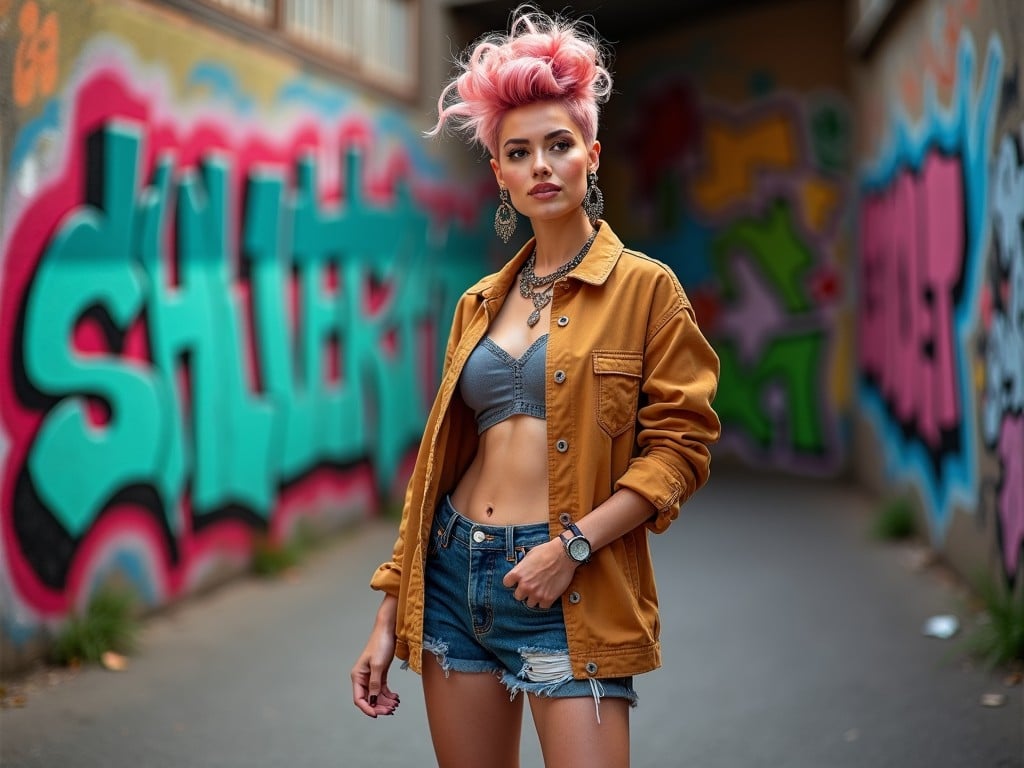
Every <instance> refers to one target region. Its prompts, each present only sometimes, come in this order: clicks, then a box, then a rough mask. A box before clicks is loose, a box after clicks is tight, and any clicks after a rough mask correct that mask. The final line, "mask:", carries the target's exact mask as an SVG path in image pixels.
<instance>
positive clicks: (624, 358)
mask: <svg viewBox="0 0 1024 768" xmlns="http://www.w3.org/2000/svg"><path fill="white" fill-rule="evenodd" d="M592 357H593V360H594V377H595V379H596V380H597V423H598V424H600V425H601V429H603V430H604V431H605V432H607V433H608V436H609V437H616V436H618V435H621V434H622V433H623V432H625V431H626V430H627V429H628V428H629V427H630V426H632V424H633V422H634V421H636V405H637V397H638V396H639V394H640V378H641V372H642V371H643V364H644V360H643V354H642V353H641V352H628V351H600V350H595V351H594V352H593V353H592Z"/></svg>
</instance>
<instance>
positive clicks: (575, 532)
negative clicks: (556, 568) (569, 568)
mask: <svg viewBox="0 0 1024 768" xmlns="http://www.w3.org/2000/svg"><path fill="white" fill-rule="evenodd" d="M565 527H566V528H567V529H568V530H565V531H562V532H561V533H560V534H558V538H559V539H561V540H562V546H563V547H565V554H567V555H568V556H569V559H570V560H572V561H573V562H575V563H585V562H587V561H588V560H589V559H590V539H588V538H587V537H586V536H584V535H583V532H582V531H581V530H580V529H579V528H577V527H576V525H575V523H569V524H568V525H566V526H565ZM567 533H568V534H570V536H569V538H566V537H565V535H566V534H567Z"/></svg>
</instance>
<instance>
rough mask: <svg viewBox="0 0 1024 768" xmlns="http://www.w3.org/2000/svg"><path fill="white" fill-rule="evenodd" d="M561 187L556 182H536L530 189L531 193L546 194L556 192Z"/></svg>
mask: <svg viewBox="0 0 1024 768" xmlns="http://www.w3.org/2000/svg"><path fill="white" fill-rule="evenodd" d="M561 189H562V188H561V187H559V186H558V185H557V184H536V185H534V186H533V187H532V188H531V189H530V194H531V195H547V194H551V193H552V192H558V191H560V190H561Z"/></svg>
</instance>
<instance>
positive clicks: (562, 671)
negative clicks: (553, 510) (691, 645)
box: [423, 498, 637, 721]
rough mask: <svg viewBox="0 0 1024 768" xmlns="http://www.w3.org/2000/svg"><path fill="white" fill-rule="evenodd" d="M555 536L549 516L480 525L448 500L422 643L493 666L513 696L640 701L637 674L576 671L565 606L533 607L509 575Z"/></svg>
mask: <svg viewBox="0 0 1024 768" xmlns="http://www.w3.org/2000/svg"><path fill="white" fill-rule="evenodd" d="M549 538H550V536H549V533H548V526H547V524H545V523H538V524H535V525H517V526H494V525H480V524H478V523H474V522H473V521H471V520H469V519H468V518H465V517H463V516H462V515H460V514H459V513H458V512H456V511H455V509H454V508H453V507H452V506H451V502H450V501H449V500H448V499H447V498H445V500H444V501H443V502H442V503H441V504H440V505H439V507H438V510H437V514H436V515H435V517H434V525H433V531H432V532H431V538H430V547H429V549H428V555H427V569H426V596H425V605H424V621H423V650H424V652H427V653H432V654H433V655H434V657H435V658H436V659H437V661H438V663H439V664H440V665H441V668H442V669H444V671H445V673H448V672H451V671H455V672H489V673H492V674H494V675H496V676H497V677H498V678H499V679H500V680H501V682H502V683H504V685H505V687H506V688H507V689H508V691H509V693H510V695H511V696H513V697H514V696H515V695H516V694H517V693H519V692H520V691H525V692H527V693H530V694H533V695H535V696H552V697H574V696H591V697H593V699H594V707H595V710H596V711H597V718H598V721H600V719H601V717H600V706H599V705H600V700H601V698H602V697H605V696H611V697H613V698H625V699H628V700H629V702H630V704H631V705H633V706H635V705H636V702H637V695H636V692H635V691H634V690H633V685H632V678H605V679H596V678H587V679H582V680H577V679H576V678H574V677H573V676H572V668H571V666H570V662H569V651H568V645H569V643H568V640H567V639H566V635H565V621H564V619H563V616H562V606H561V603H560V602H556V603H555V604H554V605H553V606H551V607H550V608H548V609H540V608H531V607H528V606H527V605H525V604H524V603H523V602H522V601H519V600H516V599H515V597H514V594H513V592H514V590H511V589H509V588H508V587H506V586H505V585H504V584H502V579H503V578H504V577H505V574H506V573H508V572H509V571H510V570H511V569H512V568H513V567H514V566H515V564H516V563H518V562H519V561H520V560H521V559H522V558H523V557H524V556H525V554H526V553H527V552H528V551H529V550H530V548H532V547H535V546H537V545H538V544H543V543H544V542H546V541H548V539H549Z"/></svg>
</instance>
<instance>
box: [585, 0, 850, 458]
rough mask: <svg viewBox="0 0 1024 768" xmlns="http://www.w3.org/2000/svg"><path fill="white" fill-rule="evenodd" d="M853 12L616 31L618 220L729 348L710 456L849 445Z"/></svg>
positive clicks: (817, 8) (612, 179)
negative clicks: (849, 40)
mask: <svg viewBox="0 0 1024 768" xmlns="http://www.w3.org/2000/svg"><path fill="white" fill-rule="evenodd" d="M845 24H846V19H845V16H844V9H843V3H842V2H841V1H840V0H834V1H833V0H783V1H782V2H777V3H765V4H760V5H757V6H753V7H750V6H746V5H741V6H740V7H739V8H738V9H737V10H733V11H730V12H719V13H714V14H709V15H705V16H701V17H699V18H696V19H694V20H692V21H689V22H687V23H685V24H683V25H681V26H678V27H674V28H670V29H666V30H664V31H660V32H654V33H652V34H651V35H649V36H646V37H644V38H643V39H641V40H638V41H636V42H632V43H626V44H623V45H621V46H619V47H618V48H617V50H616V54H617V57H616V65H615V70H616V75H617V80H616V91H617V93H616V95H615V96H614V97H613V99H612V102H611V103H610V105H609V108H608V111H607V120H606V123H607V129H606V130H605V131H604V132H603V133H602V135H601V138H602V140H603V143H604V153H603V156H602V166H601V183H602V187H603V189H604V190H605V193H606V195H607V196H608V198H609V204H610V209H611V214H610V219H611V221H613V222H616V226H617V227H618V229H620V230H621V231H622V235H623V238H624V239H625V240H626V242H628V243H630V244H631V245H633V246H635V247H637V248H640V249H641V250H644V251H646V252H647V253H649V254H651V255H652V256H655V257H656V258H659V259H661V260H663V261H665V262H667V263H669V264H670V265H671V266H672V267H673V268H674V269H675V270H676V272H677V273H678V274H679V276H680V278H681V280H682V282H683V284H684V286H685V288H686V290H687V292H688V293H689V295H690V298H691V300H692V301H693V303H694V305H695V307H696V310H697V315H698V320H699V321H700V323H701V326H702V328H703V329H704V330H705V332H706V333H708V335H709V336H710V337H711V338H712V341H713V343H714V345H715V348H716V349H717V350H718V353H719V356H720V357H721V359H722V380H721V387H720V391H719V395H718V398H717V400H716V402H715V407H716V409H717V410H718V412H719V414H720V415H721V417H722V420H723V425H724V431H723V439H722V442H721V444H720V445H719V446H718V447H717V449H716V458H724V457H736V458H737V459H738V460H740V461H742V462H744V463H747V464H749V465H751V466H756V467H760V468H769V469H777V470H781V471H786V472H792V473H796V474H801V475H816V476H822V475H824V476H835V475H837V474H839V473H840V472H842V471H843V470H844V468H845V467H846V466H847V464H848V456H849V445H850V440H849V423H850V419H851V415H852V414H851V408H852V381H853V370H852V362H853V350H852V336H851V329H852V317H851V308H852V301H851V286H850V284H849V281H848V277H847V276H848V274H849V273H850V271H851V226H850V224H851V219H850V212H851V200H852V191H853V190H852V187H851V185H850V170H851V167H852V162H853V155H852V152H853V144H852V142H853V126H852V121H853V116H852V113H851V105H850V100H849V98H848V96H847V86H846V82H847V74H848V69H847V67H848V63H847V58H846V53H845V50H844V27H845ZM599 28H600V22H599ZM606 34H611V33H606Z"/></svg>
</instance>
